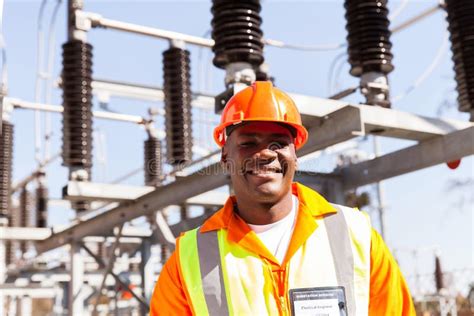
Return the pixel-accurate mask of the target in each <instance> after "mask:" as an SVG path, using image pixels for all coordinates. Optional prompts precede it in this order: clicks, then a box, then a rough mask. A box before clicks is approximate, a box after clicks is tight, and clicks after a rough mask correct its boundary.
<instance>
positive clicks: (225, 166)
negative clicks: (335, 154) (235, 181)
mask: <svg viewBox="0 0 474 316" xmlns="http://www.w3.org/2000/svg"><path fill="white" fill-rule="evenodd" d="M227 162H228V161H227V148H226V146H225V145H224V146H223V147H222V150H221V161H220V163H221V167H222V169H224V172H227V169H228V163H227Z"/></svg>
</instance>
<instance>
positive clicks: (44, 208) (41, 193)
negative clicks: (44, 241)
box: [36, 184, 48, 228]
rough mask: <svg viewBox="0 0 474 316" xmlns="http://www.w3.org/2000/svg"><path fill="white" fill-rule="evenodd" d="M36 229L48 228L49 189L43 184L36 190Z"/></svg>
mask: <svg viewBox="0 0 474 316" xmlns="http://www.w3.org/2000/svg"><path fill="white" fill-rule="evenodd" d="M36 227H41V228H44V227H48V189H47V188H46V187H45V186H44V185H43V184H40V185H39V186H38V187H37V188H36Z"/></svg>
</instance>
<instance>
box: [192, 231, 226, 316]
mask: <svg viewBox="0 0 474 316" xmlns="http://www.w3.org/2000/svg"><path fill="white" fill-rule="evenodd" d="M197 247H198V253H199V265H200V269H201V279H202V289H203V291H204V297H205V299H206V304H207V310H208V311H209V315H211V316H214V315H229V308H228V306H227V298H226V295H225V286H224V278H223V275H222V264H221V256H220V253H219V241H218V239H217V231H215V230H213V231H209V232H205V233H201V232H199V231H198V232H197Z"/></svg>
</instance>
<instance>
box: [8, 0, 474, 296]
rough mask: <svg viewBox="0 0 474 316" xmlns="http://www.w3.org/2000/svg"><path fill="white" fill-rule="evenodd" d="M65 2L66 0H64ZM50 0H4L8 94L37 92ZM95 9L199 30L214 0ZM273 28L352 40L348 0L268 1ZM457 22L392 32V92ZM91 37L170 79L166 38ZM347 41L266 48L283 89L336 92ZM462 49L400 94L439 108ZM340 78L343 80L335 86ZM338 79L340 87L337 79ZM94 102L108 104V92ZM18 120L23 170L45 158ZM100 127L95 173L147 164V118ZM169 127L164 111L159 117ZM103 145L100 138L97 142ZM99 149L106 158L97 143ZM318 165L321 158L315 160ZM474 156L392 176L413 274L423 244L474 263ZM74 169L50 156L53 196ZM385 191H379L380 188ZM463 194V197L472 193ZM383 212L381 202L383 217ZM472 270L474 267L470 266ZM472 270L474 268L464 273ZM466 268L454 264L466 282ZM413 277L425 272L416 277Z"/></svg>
mask: <svg viewBox="0 0 474 316" xmlns="http://www.w3.org/2000/svg"><path fill="white" fill-rule="evenodd" d="M63 2H65V1H63ZM55 3H56V1H53V0H51V1H48V6H47V8H46V11H45V20H44V23H45V29H46V30H47V26H48V24H49V20H50V16H51V12H52V9H53V6H54V4H55ZM436 3H437V1H435V0H432V1H431V0H425V1H409V2H408V3H407V5H406V6H405V8H404V10H403V11H402V12H401V14H399V15H398V16H397V17H396V18H395V19H394V21H393V22H392V26H394V25H398V24H399V23H401V22H402V21H404V20H405V19H407V18H409V17H411V16H413V15H415V14H417V13H418V12H421V11H423V10H425V9H427V8H430V7H432V6H434V5H435V4H436ZM400 4H401V2H398V1H391V2H390V4H389V8H390V9H391V10H392V11H393V12H394V11H396V8H398V7H399V5H400ZM39 6H40V1H6V2H5V8H4V22H3V28H4V37H5V42H6V45H7V57H8V72H9V77H8V79H9V96H10V97H15V98H21V99H24V100H28V101H33V100H34V87H35V78H36V64H37V58H36V52H37V46H36V45H37V41H36V38H37V32H36V30H37V16H38V10H39ZM84 9H85V10H86V11H91V12H97V13H100V14H102V15H103V16H104V17H107V18H110V19H116V20H122V21H127V22H131V23H136V24H142V25H147V26H152V27H156V28H162V29H165V30H173V31H177V32H183V33H187V34H192V35H196V36H203V35H204V34H206V32H207V31H208V30H209V29H210V20H211V13H210V2H207V1H133V2H132V1H98V0H96V1H85V8H84ZM65 12H66V10H65V6H64V3H63V6H62V8H61V9H60V13H59V15H58V20H57V23H56V26H55V30H56V44H55V49H54V51H55V67H54V71H53V77H54V78H57V77H58V76H59V73H60V70H61V66H60V64H61V60H60V55H61V48H60V47H61V45H62V43H63V42H64V41H65V38H66V28H65ZM262 17H263V24H262V28H263V31H264V36H265V37H266V38H271V39H276V40H281V41H284V42H287V43H293V44H308V45H309V44H326V43H335V44H337V43H344V42H345V36H346V30H345V20H344V9H343V5H342V1H264V2H263V9H262ZM445 30H446V22H445V16H444V13H443V12H442V11H439V12H437V13H435V14H434V15H432V16H430V17H428V18H426V19H424V20H423V21H421V22H419V23H418V24H416V25H414V26H412V27H410V28H409V29H407V30H404V31H401V32H400V33H398V34H394V35H393V36H392V43H393V50H392V51H393V53H394V55H395V58H394V60H393V63H394V65H395V70H394V71H393V72H392V73H391V74H390V76H389V80H390V84H391V89H392V90H391V94H392V95H393V96H397V95H400V94H402V93H403V92H404V91H405V90H406V89H407V88H408V87H409V86H410V85H412V84H413V82H414V81H415V80H416V79H417V78H418V77H419V76H420V75H421V74H422V73H423V72H424V71H425V69H426V68H427V67H428V66H429V65H430V64H431V62H432V61H433V59H434V58H435V56H436V55H437V52H438V50H439V48H440V46H441V45H442V43H443V36H444V34H445V33H444V32H445ZM88 39H89V41H90V43H92V44H93V46H94V60H93V61H94V77H95V78H103V79H111V80H119V81H128V82H135V83H143V84H149V85H157V86H162V85H163V78H162V51H163V50H165V49H167V48H168V43H167V42H166V41H163V40H157V39H152V38H147V37H143V36H137V35H133V34H125V33H120V32H116V31H109V30H92V31H91V32H89V35H88ZM188 49H189V50H190V51H191V56H192V57H191V62H192V84H193V86H192V89H193V91H202V92H208V93H213V94H216V93H220V92H221V91H223V89H224V84H223V78H224V72H223V71H222V70H220V69H217V68H215V67H213V66H212V63H211V60H212V53H211V52H210V51H209V50H207V49H202V50H201V49H198V48H196V47H193V46H189V47H188ZM343 51H344V50H341V49H340V50H336V51H325V52H305V51H296V50H289V49H281V48H275V47H266V48H265V59H266V62H267V63H268V64H269V66H270V72H271V75H272V76H274V77H275V79H276V84H277V85H278V86H279V87H280V88H282V89H283V90H286V91H290V92H295V93H301V94H307V95H313V96H318V97H326V96H328V95H329V90H330V88H331V87H329V86H328V71H329V67H330V64H331V62H332V61H333V59H334V57H335V56H337V55H338V54H340V53H341V52H343ZM452 68H453V63H452V61H451V51H450V49H449V45H448V49H445V50H444V53H443V54H442V57H441V60H440V63H439V65H438V66H437V67H436V68H435V69H434V71H433V72H432V73H431V75H430V76H429V77H428V78H427V79H426V80H425V81H424V82H423V83H422V84H421V85H420V86H419V87H418V88H417V89H415V90H414V91H412V92H411V93H410V94H408V95H407V96H406V97H404V98H402V99H400V100H399V101H398V102H397V103H395V104H394V105H393V108H395V109H397V110H401V111H408V112H412V113H417V114H422V115H426V116H431V117H436V116H437V115H438V109H439V107H440V106H441V105H442V104H443V103H444V102H451V103H455V99H456V95H457V94H456V93H455V91H454V89H455V82H454V73H453V71H452ZM337 69H340V73H339V74H338V75H336V78H338V85H337V86H338V88H339V89H343V88H346V87H349V86H353V85H356V84H357V82H358V80H357V79H356V78H353V77H351V76H350V75H349V74H348V69H349V66H348V64H347V62H345V63H344V64H342V65H341V67H340V68H337ZM332 88H334V87H332ZM336 90H337V88H336ZM348 100H350V101H353V102H355V103H358V102H362V101H363V98H362V97H361V96H360V95H359V94H356V95H354V96H351V97H350V98H348ZM52 103H53V104H61V91H60V90H57V89H54V90H53V93H52ZM151 106H154V107H162V104H152V103H150V102H145V101H137V100H133V101H132V100H124V99H119V98H112V99H111V102H110V107H111V108H112V109H114V110H116V111H119V112H123V113H130V114H136V115H146V112H147V109H148V108H149V107H151ZM94 107H95V109H99V107H98V104H97V100H96V101H95V104H94ZM194 114H195V117H196V118H198V119H199V120H200V121H201V123H202V121H203V120H205V121H207V123H206V124H204V125H203V124H200V126H199V127H198V126H196V128H195V135H196V137H199V138H201V139H200V141H199V144H200V145H201V146H207V147H209V149H211V150H213V149H215V147H214V145H213V144H211V143H212V141H211V139H210V138H209V135H210V134H209V130H210V128H211V126H212V121H215V119H216V118H217V117H215V116H211V117H208V116H206V115H205V114H204V113H198V112H196V113H194ZM442 115H443V117H447V118H453V119H459V120H463V121H467V120H468V115H467V114H465V113H459V112H457V110H456V109H455V108H451V109H447V110H445V111H444V112H443V113H442ZM51 117H52V122H53V124H52V126H53V131H54V135H53V141H52V149H51V152H52V153H55V152H57V151H59V150H60V148H61V134H60V133H61V118H60V116H59V115H56V114H53V115H52V116H51ZM13 123H14V124H15V128H16V129H15V137H16V138H15V141H16V142H15V151H14V180H18V179H21V178H23V177H24V176H25V175H27V174H28V173H29V172H30V171H31V170H33V169H34V168H35V166H36V163H35V160H34V128H33V126H34V119H33V112H31V111H24V110H18V111H15V112H14V114H13ZM94 127H95V129H96V131H98V132H99V133H101V134H102V135H103V137H104V139H105V140H106V142H104V145H105V146H104V148H103V151H104V152H105V153H106V157H105V158H104V159H106V161H107V167H106V168H103V167H95V169H94V176H93V177H94V180H95V181H98V182H107V181H109V182H110V181H112V180H113V179H115V178H117V177H119V176H120V175H123V174H125V173H127V172H128V171H129V170H132V169H134V168H137V167H140V166H141V164H142V152H143V149H142V142H143V140H144V139H145V138H146V135H145V132H144V130H143V129H142V128H139V127H137V126H135V125H132V124H128V123H116V122H105V121H98V120H97V121H95V122H94ZM157 127H158V128H160V129H161V128H163V120H162V119H158V122H157ZM381 144H382V151H383V152H385V153H387V152H390V151H393V150H395V149H398V148H402V147H405V146H407V145H409V144H410V142H406V141H396V140H391V139H382V140H381ZM96 148H97V145H96ZM361 148H362V149H364V150H369V151H370V150H371V143H370V142H362V143H361ZM94 154H95V159H96V166H98V164H97V163H98V162H97V157H98V154H97V152H95V153H94ZM313 165H314V164H313ZM333 165H334V157H323V158H320V159H319V160H317V163H316V167H315V171H329V170H330V169H331V168H332V166H333ZM473 169H474V168H473V159H472V157H470V158H465V159H463V161H462V164H461V166H460V167H459V168H458V169H456V170H454V171H453V170H450V169H448V168H447V167H446V166H445V165H439V166H435V167H431V168H428V169H424V170H420V171H417V172H414V173H411V174H408V175H404V176H400V177H396V178H393V179H389V180H387V181H385V182H384V184H383V186H384V191H385V199H386V204H387V215H386V226H387V234H388V235H387V238H386V240H387V243H388V245H389V246H390V248H391V249H393V250H394V251H395V253H396V255H397V258H398V260H399V262H400V265H401V267H402V270H403V271H404V273H405V275H407V276H408V279H409V282H412V280H413V279H412V278H411V277H410V275H413V273H414V271H415V261H414V259H413V258H414V256H413V253H412V252H410V251H408V250H409V249H415V248H419V249H421V248H429V249H431V248H433V247H434V248H438V249H439V250H440V251H441V256H442V263H443V267H444V268H445V270H456V269H461V270H462V269H466V268H471V269H474V258H473V256H474V255H473V253H474V248H473V226H474V220H473V200H472V199H473V196H472V192H474V191H473V187H472V185H471V186H470V187H465V188H463V189H462V190H454V191H448V189H447V188H448V186H449V183H450V182H451V181H453V180H469V179H470V180H471V183H472V179H473ZM142 178H143V175H142V174H139V175H137V176H135V177H133V178H130V179H129V180H128V182H127V183H129V184H135V185H140V184H142V183H143V179H142ZM66 179H67V170H66V168H64V167H62V166H61V162H60V161H57V162H56V163H53V164H52V165H51V166H50V167H49V168H48V183H49V185H50V194H51V196H52V197H60V194H61V187H62V186H63V185H64V184H65V183H66ZM374 200H375V197H374ZM462 200H464V201H465V202H464V204H463V205H462V206H460V203H461V201H462ZM375 215H376V214H372V216H373V222H374V225H375V226H376V227H377V218H376V216H375ZM71 216H72V213H71V212H70V211H69V210H66V209H63V208H58V207H54V208H52V209H51V210H50V214H49V220H50V222H52V223H66V222H67V220H68V218H70V217H71ZM417 269H418V271H420V272H422V273H431V272H432V271H433V269H434V258H433V250H420V252H419V262H418V268H417ZM471 272H472V270H471ZM468 277H470V278H471V279H470V280H467V279H466V280H464V282H465V283H466V282H467V281H474V280H473V279H472V276H469V274H465V276H464V277H463V278H468ZM459 278H460V277H459V276H458V275H455V277H454V279H455V280H454V281H455V282H456V283H457V282H458V279H459ZM410 284H411V285H412V288H413V287H414V285H413V284H414V283H410Z"/></svg>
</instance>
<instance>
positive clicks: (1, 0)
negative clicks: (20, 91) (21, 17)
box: [0, 0, 8, 94]
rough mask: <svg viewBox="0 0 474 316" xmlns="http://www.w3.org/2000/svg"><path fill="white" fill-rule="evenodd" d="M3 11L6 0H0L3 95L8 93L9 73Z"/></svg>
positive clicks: (1, 84)
mask: <svg viewBox="0 0 474 316" xmlns="http://www.w3.org/2000/svg"><path fill="white" fill-rule="evenodd" d="M3 9H4V0H0V48H1V50H2V78H1V79H2V81H1V83H0V88H1V91H0V92H1V93H2V94H3V93H6V91H7V87H8V71H7V52H6V49H5V48H6V44H5V38H4V36H3Z"/></svg>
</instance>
